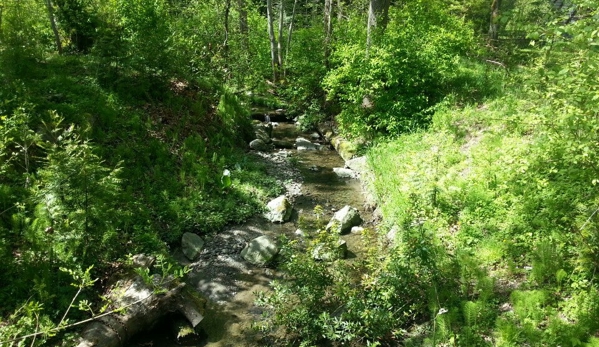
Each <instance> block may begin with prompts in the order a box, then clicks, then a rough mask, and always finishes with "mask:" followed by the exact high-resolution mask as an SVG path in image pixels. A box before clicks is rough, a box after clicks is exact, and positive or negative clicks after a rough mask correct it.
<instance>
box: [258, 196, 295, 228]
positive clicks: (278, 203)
mask: <svg viewBox="0 0 599 347" xmlns="http://www.w3.org/2000/svg"><path fill="white" fill-rule="evenodd" d="M292 212H293V206H292V205H291V202H290V201H289V199H287V197H286V196H285V195H281V196H279V197H278V198H276V199H273V200H271V201H270V202H269V203H268V204H267V205H266V213H264V218H266V219H268V220H269V221H271V222H273V223H275V222H277V223H285V222H286V221H288V220H289V218H291V213H292Z"/></svg>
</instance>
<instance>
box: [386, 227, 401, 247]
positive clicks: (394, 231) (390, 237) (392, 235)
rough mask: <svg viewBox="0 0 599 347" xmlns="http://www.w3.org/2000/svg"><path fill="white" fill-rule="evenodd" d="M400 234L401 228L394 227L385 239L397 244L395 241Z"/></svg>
mask: <svg viewBox="0 0 599 347" xmlns="http://www.w3.org/2000/svg"><path fill="white" fill-rule="evenodd" d="M398 233H399V226H397V225H394V226H393V227H391V229H390V230H389V232H388V233H387V235H385V237H386V238H387V241H389V243H392V244H393V243H395V239H397V234H398Z"/></svg>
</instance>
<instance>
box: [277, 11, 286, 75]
mask: <svg viewBox="0 0 599 347" xmlns="http://www.w3.org/2000/svg"><path fill="white" fill-rule="evenodd" d="M280 1H281V6H280V7H279V40H278V41H277V52H278V54H279V55H278V57H277V58H278V63H279V68H280V69H281V68H283V47H282V45H283V20H284V19H285V6H284V5H285V1H284V0H280Z"/></svg>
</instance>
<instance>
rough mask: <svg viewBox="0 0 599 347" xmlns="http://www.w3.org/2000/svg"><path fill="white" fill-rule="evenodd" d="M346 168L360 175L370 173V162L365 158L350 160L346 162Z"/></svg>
mask: <svg viewBox="0 0 599 347" xmlns="http://www.w3.org/2000/svg"><path fill="white" fill-rule="evenodd" d="M345 167H347V168H349V169H352V170H354V171H355V172H356V173H358V174H362V173H364V172H366V171H368V161H367V159H366V157H365V156H362V157H357V158H354V159H350V160H348V161H346V162H345Z"/></svg>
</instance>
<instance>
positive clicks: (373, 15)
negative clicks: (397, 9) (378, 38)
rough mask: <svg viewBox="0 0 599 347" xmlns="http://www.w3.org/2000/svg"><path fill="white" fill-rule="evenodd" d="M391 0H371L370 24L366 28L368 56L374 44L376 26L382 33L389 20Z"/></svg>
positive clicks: (369, 10) (369, 9)
mask: <svg viewBox="0 0 599 347" xmlns="http://www.w3.org/2000/svg"><path fill="white" fill-rule="evenodd" d="M390 4H391V2H390V0H370V5H369V7H368V24H367V28H366V57H368V52H369V50H370V47H371V45H372V36H373V32H374V29H375V28H378V29H379V31H380V32H381V33H382V32H384V31H385V28H386V27H387V23H388V22H389V6H390Z"/></svg>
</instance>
